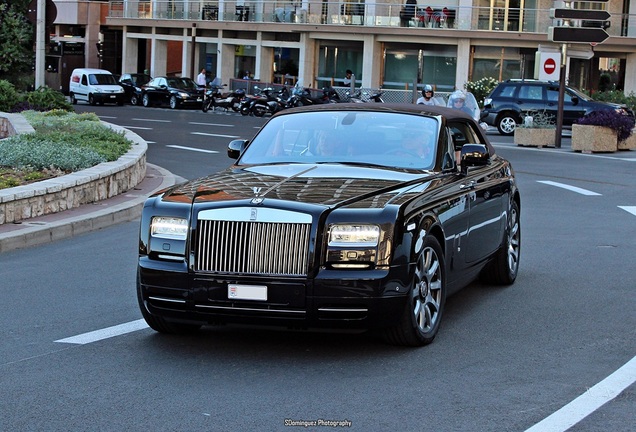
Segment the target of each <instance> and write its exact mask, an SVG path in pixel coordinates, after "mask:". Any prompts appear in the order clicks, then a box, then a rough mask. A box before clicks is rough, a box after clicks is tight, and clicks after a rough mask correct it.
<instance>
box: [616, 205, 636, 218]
mask: <svg viewBox="0 0 636 432" xmlns="http://www.w3.org/2000/svg"><path fill="white" fill-rule="evenodd" d="M618 208H620V209H623V210H625V211H626V212H629V213H631V214H633V215H634V216H636V206H618Z"/></svg>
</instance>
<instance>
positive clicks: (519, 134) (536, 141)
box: [514, 110, 556, 147]
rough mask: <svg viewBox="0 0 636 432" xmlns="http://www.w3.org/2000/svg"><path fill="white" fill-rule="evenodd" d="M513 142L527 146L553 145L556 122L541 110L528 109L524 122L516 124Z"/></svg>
mask: <svg viewBox="0 0 636 432" xmlns="http://www.w3.org/2000/svg"><path fill="white" fill-rule="evenodd" d="M514 143H515V144H516V145H518V146H528V147H554V146H555V143H556V124H555V122H554V118H553V117H552V116H550V115H549V114H547V113H546V112H545V110H543V111H528V112H527V113H526V116H525V118H524V122H523V123H522V124H520V125H517V127H516V128H515V132H514Z"/></svg>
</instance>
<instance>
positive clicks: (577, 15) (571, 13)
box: [550, 9, 611, 21]
mask: <svg viewBox="0 0 636 432" xmlns="http://www.w3.org/2000/svg"><path fill="white" fill-rule="evenodd" d="M550 17H551V18H561V19H575V20H576V19H580V20H590V21H594V20H596V21H605V20H608V19H610V17H611V15H610V13H609V12H608V11H605V10H595V9H550Z"/></svg>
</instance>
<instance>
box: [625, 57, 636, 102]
mask: <svg viewBox="0 0 636 432" xmlns="http://www.w3.org/2000/svg"><path fill="white" fill-rule="evenodd" d="M624 90H625V94H630V93H631V92H636V54H627V56H626V60H625V89H624Z"/></svg>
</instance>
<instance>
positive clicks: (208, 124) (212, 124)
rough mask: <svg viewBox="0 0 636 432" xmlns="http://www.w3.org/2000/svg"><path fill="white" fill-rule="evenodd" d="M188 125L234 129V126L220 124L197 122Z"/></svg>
mask: <svg viewBox="0 0 636 432" xmlns="http://www.w3.org/2000/svg"><path fill="white" fill-rule="evenodd" d="M188 124H191V125H203V126H222V127H234V125H229V124H221V123H199V122H188Z"/></svg>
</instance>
